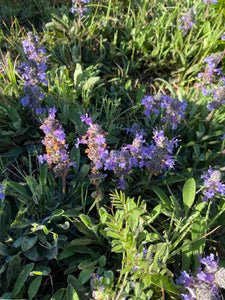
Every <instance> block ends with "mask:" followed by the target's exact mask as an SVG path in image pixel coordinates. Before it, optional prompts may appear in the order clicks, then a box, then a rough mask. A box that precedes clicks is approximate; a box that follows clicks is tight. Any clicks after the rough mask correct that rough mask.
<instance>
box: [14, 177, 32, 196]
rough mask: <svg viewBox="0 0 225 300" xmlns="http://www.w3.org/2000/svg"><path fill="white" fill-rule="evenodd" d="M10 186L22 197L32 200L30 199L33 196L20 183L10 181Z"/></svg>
mask: <svg viewBox="0 0 225 300" xmlns="http://www.w3.org/2000/svg"><path fill="white" fill-rule="evenodd" d="M8 185H9V186H10V187H11V188H12V189H13V190H14V191H16V192H17V193H18V194H19V195H20V196H23V197H24V198H26V199H30V197H31V196H32V195H31V194H30V193H29V192H28V191H27V189H26V188H25V187H24V186H23V185H22V184H20V183H18V182H13V181H9V182H8Z"/></svg>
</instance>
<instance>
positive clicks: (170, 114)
mask: <svg viewBox="0 0 225 300" xmlns="http://www.w3.org/2000/svg"><path fill="white" fill-rule="evenodd" d="M141 103H142V104H143V105H144V106H145V112H144V114H145V116H147V117H148V116H150V115H151V113H152V112H153V113H155V114H156V115H158V114H159V112H160V110H162V111H163V110H164V111H165V113H164V115H163V116H162V118H161V121H162V122H164V123H166V124H170V125H172V129H176V128H177V124H179V123H180V121H181V120H182V119H183V118H184V111H185V109H186V107H187V103H186V102H185V101H183V102H181V101H179V100H178V99H177V98H174V99H173V98H171V97H169V96H164V95H163V94H161V93H159V94H156V95H155V96H146V97H144V98H143V99H142V102H141Z"/></svg>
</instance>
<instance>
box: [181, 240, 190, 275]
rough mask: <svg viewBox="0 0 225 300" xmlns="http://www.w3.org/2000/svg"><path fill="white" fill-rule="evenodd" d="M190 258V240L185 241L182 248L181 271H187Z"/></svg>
mask: <svg viewBox="0 0 225 300" xmlns="http://www.w3.org/2000/svg"><path fill="white" fill-rule="evenodd" d="M191 256H192V245H191V241H190V240H185V241H184V243H183V247H182V270H183V271H184V270H189V268H190V264H191Z"/></svg>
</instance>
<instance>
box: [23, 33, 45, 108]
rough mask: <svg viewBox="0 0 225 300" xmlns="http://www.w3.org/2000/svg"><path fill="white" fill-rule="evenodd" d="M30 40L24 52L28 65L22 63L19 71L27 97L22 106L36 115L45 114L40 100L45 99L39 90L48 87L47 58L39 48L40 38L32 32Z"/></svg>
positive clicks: (24, 47)
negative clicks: (44, 86) (41, 85)
mask: <svg viewBox="0 0 225 300" xmlns="http://www.w3.org/2000/svg"><path fill="white" fill-rule="evenodd" d="M27 37H28V39H27V40H25V41H23V42H22V44H23V50H24V53H25V55H26V56H27V58H28V61H27V62H26V63H24V62H22V63H21V65H20V67H19V71H20V73H21V74H22V76H21V77H22V78H23V79H24V80H25V83H24V92H25V97H24V98H22V100H21V104H22V105H23V106H24V107H27V106H28V107H30V108H31V109H32V111H33V112H34V113H35V114H41V113H44V112H45V109H44V108H42V107H41V103H40V99H44V95H43V94H42V93H41V92H40V90H39V85H40V84H44V85H47V80H46V79H45V78H46V74H45V71H46V66H45V62H46V58H45V57H44V56H43V54H44V52H45V51H44V48H43V47H39V46H38V37H37V36H34V35H33V33H32V32H28V34H27Z"/></svg>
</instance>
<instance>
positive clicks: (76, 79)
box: [73, 63, 83, 87]
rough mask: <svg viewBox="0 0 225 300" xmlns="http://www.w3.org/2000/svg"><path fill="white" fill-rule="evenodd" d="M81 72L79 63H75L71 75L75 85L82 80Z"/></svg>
mask: <svg viewBox="0 0 225 300" xmlns="http://www.w3.org/2000/svg"><path fill="white" fill-rule="evenodd" d="M82 74H83V71H82V67H81V64H79V63H77V64H76V69H75V72H74V75H73V80H74V85H75V87H76V86H77V85H78V84H79V83H80V82H81V81H82V77H83V76H82Z"/></svg>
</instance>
